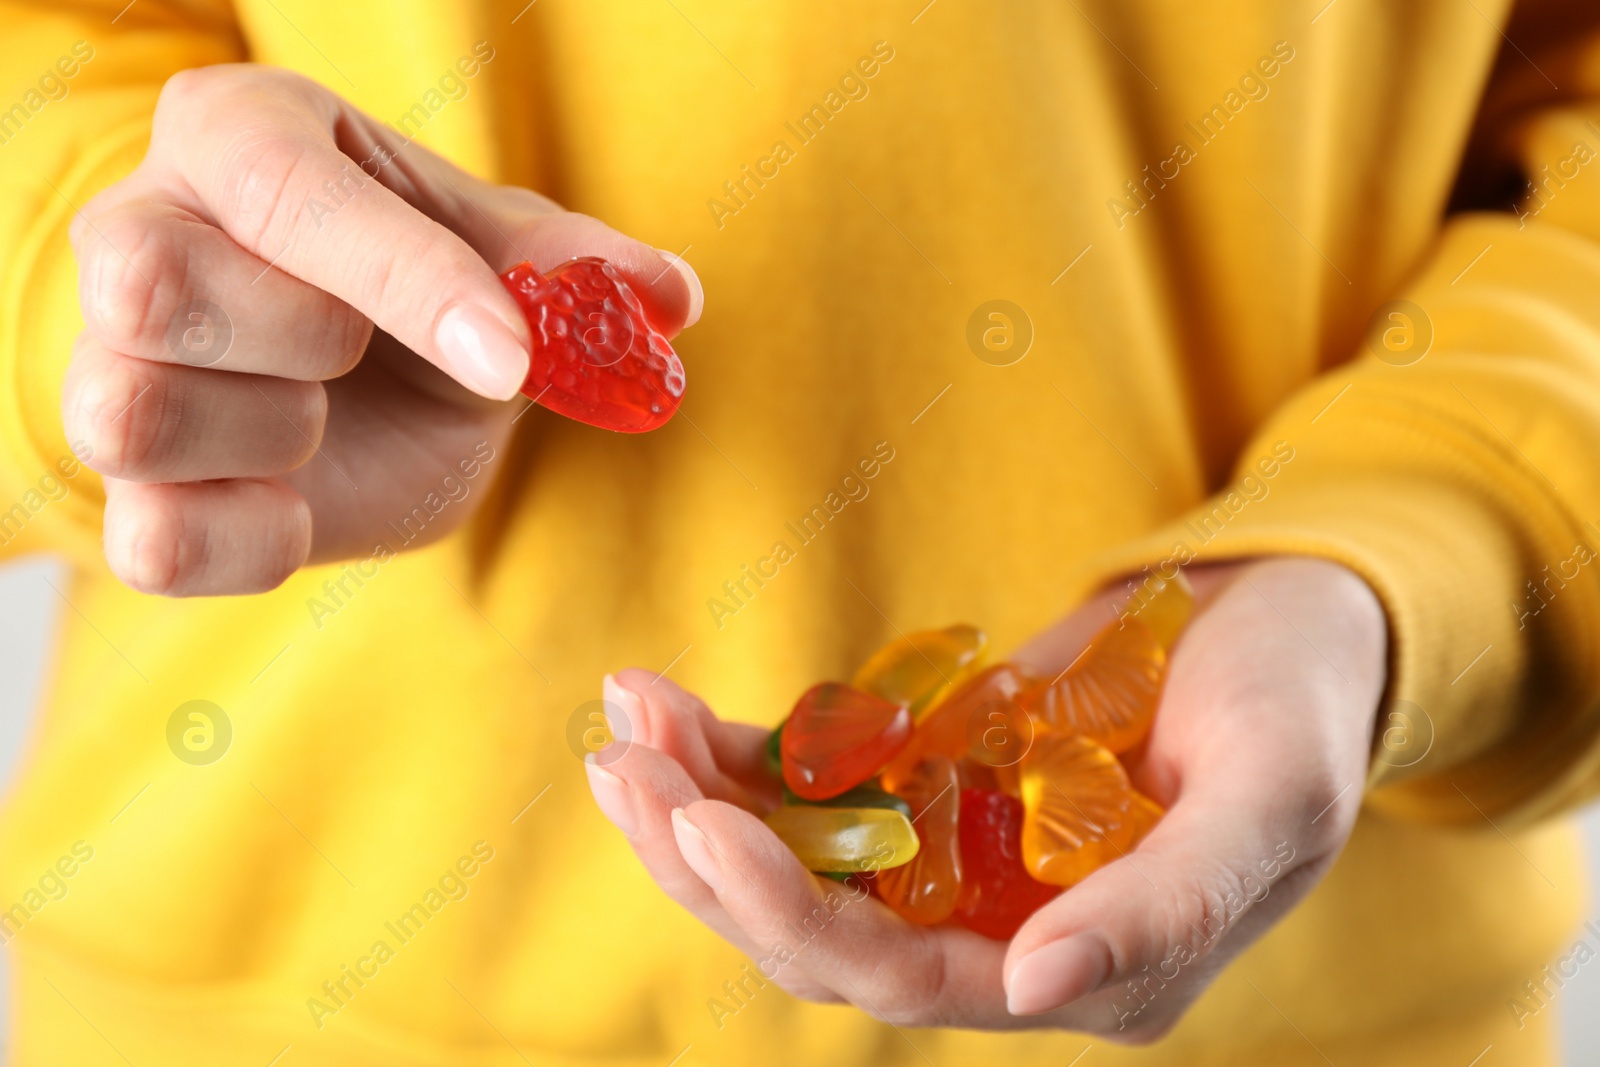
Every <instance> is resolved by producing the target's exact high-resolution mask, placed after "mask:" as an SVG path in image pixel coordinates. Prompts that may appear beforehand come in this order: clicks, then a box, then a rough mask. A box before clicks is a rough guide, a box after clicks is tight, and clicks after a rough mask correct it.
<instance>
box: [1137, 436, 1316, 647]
mask: <svg viewBox="0 0 1600 1067" xmlns="http://www.w3.org/2000/svg"><path fill="white" fill-rule="evenodd" d="M1293 460H1294V446H1293V445H1291V444H1290V443H1289V442H1287V441H1275V442H1273V445H1272V453H1271V454H1270V455H1266V456H1262V457H1261V458H1260V459H1258V460H1256V463H1255V470H1254V471H1252V472H1251V473H1249V474H1246V475H1244V476H1242V477H1241V478H1240V479H1239V480H1238V481H1237V482H1235V483H1234V484H1233V486H1232V487H1231V488H1229V490H1228V491H1227V492H1226V493H1224V494H1222V495H1220V496H1218V497H1217V498H1216V503H1214V504H1212V505H1211V508H1210V509H1209V510H1207V511H1205V512H1204V513H1202V514H1200V515H1197V516H1195V517H1194V518H1191V519H1189V520H1188V521H1187V522H1185V523H1184V524H1183V528H1184V530H1185V531H1187V532H1188V533H1191V534H1193V535H1194V539H1195V541H1197V542H1198V543H1199V545H1198V546H1196V545H1195V544H1191V543H1190V541H1189V540H1188V539H1187V538H1183V539H1180V540H1178V541H1175V542H1173V545H1172V550H1171V554H1170V555H1169V556H1167V558H1166V559H1163V560H1161V561H1160V562H1159V563H1157V564H1156V565H1155V568H1154V569H1153V570H1152V568H1151V567H1150V566H1149V565H1146V566H1145V568H1144V570H1143V571H1142V572H1141V573H1140V576H1139V577H1136V578H1129V579H1128V583H1127V584H1128V589H1129V595H1128V599H1127V600H1126V601H1125V602H1124V603H1123V605H1122V607H1121V608H1120V609H1119V610H1118V612H1117V614H1118V616H1119V617H1120V618H1122V619H1123V620H1124V621H1126V620H1127V619H1128V618H1130V617H1132V616H1136V615H1138V614H1139V613H1140V612H1141V611H1143V610H1144V609H1145V607H1146V606H1147V605H1148V604H1149V603H1150V602H1151V601H1152V600H1154V599H1155V597H1156V595H1157V594H1158V593H1160V592H1161V590H1162V589H1163V588H1164V587H1165V586H1166V583H1168V582H1170V581H1172V580H1173V579H1175V578H1176V577H1177V576H1178V570H1179V568H1181V567H1184V566H1187V565H1188V564H1190V563H1193V562H1194V561H1195V560H1196V559H1197V558H1198V557H1199V547H1203V546H1205V545H1207V544H1210V543H1211V542H1212V541H1213V540H1214V539H1215V538H1216V537H1217V536H1218V535H1219V534H1221V533H1222V531H1223V530H1225V529H1226V528H1227V526H1228V524H1229V523H1231V522H1232V521H1233V520H1234V519H1236V518H1238V517H1239V515H1240V513H1242V512H1243V511H1244V510H1245V508H1247V507H1249V506H1250V505H1251V504H1258V503H1260V502H1261V501H1263V500H1265V499H1266V498H1267V496H1268V494H1270V493H1271V492H1272V485H1271V482H1272V479H1274V478H1276V477H1277V476H1278V475H1279V474H1280V473H1282V472H1283V468H1284V467H1286V466H1288V465H1289V464H1290V463H1291V462H1293ZM1257 475H1259V477H1258V476H1257Z"/></svg>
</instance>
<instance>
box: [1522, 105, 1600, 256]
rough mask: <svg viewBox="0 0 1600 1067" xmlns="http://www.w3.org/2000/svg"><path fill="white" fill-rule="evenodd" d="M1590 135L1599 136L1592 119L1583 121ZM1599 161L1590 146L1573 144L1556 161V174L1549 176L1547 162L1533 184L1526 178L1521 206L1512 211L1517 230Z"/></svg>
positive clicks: (1599, 133)
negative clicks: (1514, 215) (1514, 214)
mask: <svg viewBox="0 0 1600 1067" xmlns="http://www.w3.org/2000/svg"><path fill="white" fill-rule="evenodd" d="M1584 126H1585V127H1587V128H1588V130H1589V132H1591V133H1593V134H1595V135H1596V136H1597V137H1600V126H1596V125H1595V124H1594V120H1593V119H1589V120H1587V121H1585V122H1584ZM1596 158H1600V152H1596V151H1595V148H1594V146H1593V145H1591V144H1589V142H1587V141H1574V142H1572V149H1571V150H1570V151H1569V152H1568V153H1567V155H1566V156H1565V157H1564V158H1562V159H1559V160H1557V161H1556V163H1555V173H1553V174H1552V173H1551V171H1550V164H1548V163H1546V164H1545V165H1544V166H1543V167H1542V168H1540V171H1539V180H1538V182H1537V183H1535V182H1534V181H1533V180H1532V179H1526V180H1525V181H1524V183H1523V186H1524V196H1523V198H1522V202H1521V205H1520V206H1519V207H1517V208H1516V209H1514V210H1515V211H1516V214H1517V229H1519V230H1520V229H1522V228H1524V227H1525V226H1527V225H1528V220H1529V219H1533V218H1538V217H1539V213H1540V212H1542V211H1543V210H1544V209H1545V208H1547V207H1549V206H1550V201H1552V200H1554V199H1555V198H1556V197H1557V196H1558V195H1560V193H1561V191H1562V190H1563V189H1565V188H1566V187H1567V183H1568V182H1571V181H1575V180H1577V179H1578V178H1579V177H1580V176H1581V175H1582V174H1583V168H1584V167H1586V166H1588V165H1589V164H1590V163H1593V162H1594V161H1595V159H1596Z"/></svg>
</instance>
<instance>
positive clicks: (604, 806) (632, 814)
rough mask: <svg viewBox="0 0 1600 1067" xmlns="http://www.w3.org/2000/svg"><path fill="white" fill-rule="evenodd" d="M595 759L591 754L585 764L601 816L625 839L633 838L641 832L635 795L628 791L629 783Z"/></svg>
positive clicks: (585, 759)
mask: <svg viewBox="0 0 1600 1067" xmlns="http://www.w3.org/2000/svg"><path fill="white" fill-rule="evenodd" d="M594 757H595V754H594V753H593V752H591V753H589V754H588V755H587V756H585V757H584V758H583V762H584V767H585V769H586V770H587V771H588V772H589V790H590V792H592V793H594V802H595V806H596V807H598V808H599V809H600V814H602V815H604V816H605V817H606V818H608V819H610V820H611V823H612V825H614V826H615V827H616V828H617V829H618V830H621V831H622V835H623V836H624V837H630V838H631V837H632V836H633V835H634V834H636V833H638V832H639V812H638V810H637V809H636V808H634V806H633V794H632V793H631V792H629V790H628V783H627V782H624V781H623V780H622V779H621V778H618V777H617V776H616V775H614V774H612V773H611V772H610V771H608V770H606V769H605V768H604V767H602V766H600V765H599V764H598V763H596V762H595V761H594Z"/></svg>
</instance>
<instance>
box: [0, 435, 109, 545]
mask: <svg viewBox="0 0 1600 1067" xmlns="http://www.w3.org/2000/svg"><path fill="white" fill-rule="evenodd" d="M93 458H94V448H93V447H92V446H90V445H89V444H88V443H87V442H85V441H74V442H72V454H71V455H67V456H59V457H57V458H56V461H55V463H54V464H53V465H52V466H51V467H50V468H49V469H47V470H46V471H45V472H44V473H43V474H41V475H40V476H39V479H38V481H37V482H35V483H34V486H33V487H32V488H30V489H28V490H27V491H25V492H24V493H23V494H22V499H20V500H18V501H17V502H16V503H14V504H12V505H11V506H10V507H9V508H6V509H5V510H4V511H0V548H3V547H5V546H6V545H9V544H10V543H11V542H12V541H15V540H16V539H17V538H18V537H21V536H22V531H23V530H24V529H25V528H26V527H27V525H28V524H29V523H30V522H32V521H33V518H34V516H35V515H37V514H39V512H41V511H43V510H44V509H45V508H46V507H48V506H49V505H51V504H59V503H60V502H61V501H63V500H65V499H66V498H67V497H68V496H70V495H71V494H72V485H71V483H72V480H73V479H74V478H76V477H77V476H78V473H79V472H80V471H81V470H83V466H82V464H84V463H87V462H89V461H90V460H91V459H93Z"/></svg>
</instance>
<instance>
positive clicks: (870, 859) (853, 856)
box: [766, 805, 921, 874]
mask: <svg viewBox="0 0 1600 1067" xmlns="http://www.w3.org/2000/svg"><path fill="white" fill-rule="evenodd" d="M766 823H767V826H769V827H770V828H771V829H772V832H773V833H775V834H777V835H778V839H779V840H780V841H782V842H783V843H784V844H785V845H788V846H789V851H791V852H793V853H794V854H795V855H796V856H798V857H799V858H800V863H801V864H802V865H803V866H804V867H805V868H806V870H808V871H827V872H830V873H836V874H850V873H854V872H859V871H881V870H888V869H889V868H890V867H898V866H900V865H901V864H904V863H910V862H911V860H912V859H913V858H914V857H915V856H916V854H917V849H918V848H920V847H921V846H920V844H919V843H918V841H917V832H916V831H915V830H913V829H912V828H911V820H910V819H908V818H906V817H905V816H904V815H902V814H900V812H898V811H895V810H894V809H892V808H813V807H808V806H804V805H796V806H794V807H786V808H779V809H778V810H777V811H775V812H773V813H772V814H771V815H768V816H767V819H766Z"/></svg>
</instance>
